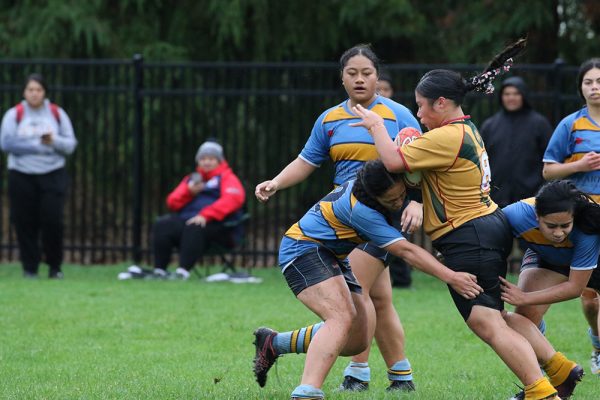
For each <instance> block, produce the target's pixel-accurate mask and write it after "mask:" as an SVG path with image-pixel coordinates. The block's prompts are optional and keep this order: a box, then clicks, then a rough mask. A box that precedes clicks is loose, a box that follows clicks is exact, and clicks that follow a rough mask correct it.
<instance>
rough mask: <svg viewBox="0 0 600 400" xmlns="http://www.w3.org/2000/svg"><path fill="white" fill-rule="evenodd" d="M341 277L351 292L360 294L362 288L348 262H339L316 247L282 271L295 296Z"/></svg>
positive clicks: (329, 253)
mask: <svg viewBox="0 0 600 400" xmlns="http://www.w3.org/2000/svg"><path fill="white" fill-rule="evenodd" d="M338 275H343V276H344V279H345V280H346V284H347V285H348V289H350V291H351V292H354V293H358V294H361V293H362V287H361V286H360V284H359V283H358V280H357V279H356V277H355V276H354V274H353V273H352V269H351V268H350V265H349V264H348V260H347V259H345V260H343V261H340V260H339V259H338V258H337V257H336V256H334V255H333V253H332V252H331V251H329V250H327V249H325V248H323V247H316V248H314V249H311V250H310V251H308V252H306V253H304V254H302V255H301V256H299V257H297V258H296V259H295V260H294V261H292V262H291V263H289V264H288V265H286V266H285V268H284V269H283V276H284V277H285V280H286V281H287V284H288V286H289V287H290V289H292V292H294V294H295V295H296V296H298V294H300V292H302V291H303V290H304V289H306V288H307V287H311V286H314V285H316V284H317V283H321V282H323V281H326V280H327V279H329V278H333V277H334V276H338Z"/></svg>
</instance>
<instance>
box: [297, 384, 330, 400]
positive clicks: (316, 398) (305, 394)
mask: <svg viewBox="0 0 600 400" xmlns="http://www.w3.org/2000/svg"><path fill="white" fill-rule="evenodd" d="M292 397H295V398H298V399H307V400H308V399H310V400H321V399H324V398H325V393H323V391H322V390H321V389H317V388H316V387H314V386H311V385H300V386H298V387H297V388H296V389H294V391H293V392H292Z"/></svg>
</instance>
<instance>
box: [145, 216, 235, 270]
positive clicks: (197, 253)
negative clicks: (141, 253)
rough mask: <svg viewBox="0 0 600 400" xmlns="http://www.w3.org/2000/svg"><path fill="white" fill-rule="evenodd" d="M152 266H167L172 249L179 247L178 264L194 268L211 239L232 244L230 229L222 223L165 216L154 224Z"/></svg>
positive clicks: (224, 244) (182, 266)
mask: <svg viewBox="0 0 600 400" xmlns="http://www.w3.org/2000/svg"><path fill="white" fill-rule="evenodd" d="M152 233H153V246H152V248H153V250H154V267H155V268H160V269H167V267H168V265H169V262H170V261H171V253H172V252H173V249H174V248H177V249H179V266H180V267H181V268H184V269H186V270H188V271H189V270H191V269H192V268H194V264H196V261H198V259H199V258H200V257H201V256H202V254H204V253H205V252H206V250H207V249H208V246H209V245H210V243H211V242H213V241H214V242H218V243H219V244H221V245H223V246H232V245H233V244H232V243H231V241H232V239H231V232H230V229H229V228H227V227H225V226H223V223H221V222H209V223H208V224H206V226H205V227H202V226H200V225H186V224H185V221H184V220H183V219H181V218H180V217H179V216H178V215H174V214H173V215H165V216H162V217H160V218H158V220H156V222H155V223H154V227H153V228H152Z"/></svg>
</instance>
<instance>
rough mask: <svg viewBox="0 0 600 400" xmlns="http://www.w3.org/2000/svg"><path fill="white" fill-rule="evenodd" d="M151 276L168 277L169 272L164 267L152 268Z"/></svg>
mask: <svg viewBox="0 0 600 400" xmlns="http://www.w3.org/2000/svg"><path fill="white" fill-rule="evenodd" d="M151 277H152V278H154V279H169V273H168V272H167V271H166V270H164V269H161V268H154V270H153V271H152V276H151Z"/></svg>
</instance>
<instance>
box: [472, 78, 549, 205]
mask: <svg viewBox="0 0 600 400" xmlns="http://www.w3.org/2000/svg"><path fill="white" fill-rule="evenodd" d="M499 100H500V105H501V107H502V109H501V110H500V111H498V112H497V113H496V114H494V115H493V116H491V117H490V118H488V119H486V120H485V121H484V122H483V124H482V126H481V130H480V133H481V137H482V138H483V141H484V143H485V148H486V151H487V154H488V156H489V161H490V168H491V173H492V181H491V186H492V190H491V197H492V199H493V200H494V201H495V202H496V203H497V204H498V205H499V206H500V207H505V206H507V205H508V204H512V203H514V202H516V201H519V200H521V199H525V198H528V197H532V196H534V195H535V194H536V192H537V190H538V189H539V188H540V187H541V186H542V184H543V183H544V178H543V177H542V169H543V167H544V162H543V161H542V158H543V155H544V151H545V150H546V146H547V144H548V141H549V140H550V136H551V135H552V131H553V129H552V126H551V125H550V123H549V122H548V120H547V119H546V118H545V117H544V116H543V115H541V114H540V113H538V112H536V111H535V110H533V109H532V108H531V105H530V104H529V101H528V99H527V85H526V84H525V81H523V79H522V78H520V77H518V76H513V77H510V78H508V79H505V80H504V81H503V82H502V88H501V90H500V91H499Z"/></svg>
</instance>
